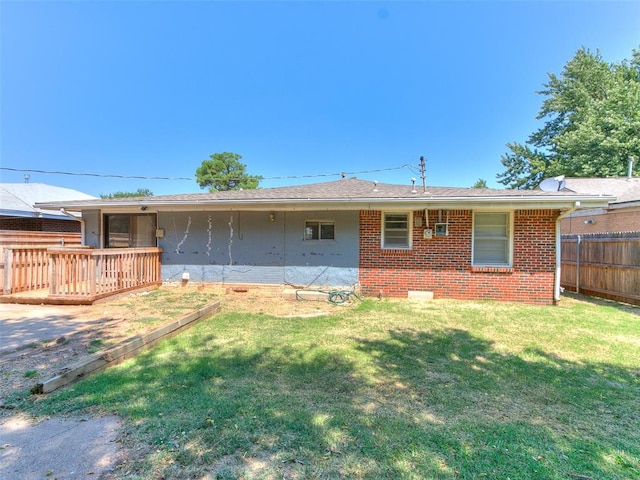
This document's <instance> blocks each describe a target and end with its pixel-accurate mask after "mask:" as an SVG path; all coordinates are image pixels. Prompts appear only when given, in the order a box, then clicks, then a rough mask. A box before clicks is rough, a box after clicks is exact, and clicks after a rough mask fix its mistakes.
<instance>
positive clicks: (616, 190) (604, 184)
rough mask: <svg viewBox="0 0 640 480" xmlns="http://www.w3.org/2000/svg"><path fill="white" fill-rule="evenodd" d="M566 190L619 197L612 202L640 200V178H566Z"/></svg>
mask: <svg viewBox="0 0 640 480" xmlns="http://www.w3.org/2000/svg"><path fill="white" fill-rule="evenodd" d="M565 181H566V186H565V190H566V191H570V192H574V193H590V194H600V195H613V196H615V197H617V199H616V200H615V201H614V202H611V203H615V204H618V203H625V202H637V201H640V178H638V177H631V178H629V177H611V178H565Z"/></svg>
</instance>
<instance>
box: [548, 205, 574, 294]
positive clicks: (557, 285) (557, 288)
mask: <svg viewBox="0 0 640 480" xmlns="http://www.w3.org/2000/svg"><path fill="white" fill-rule="evenodd" d="M578 208H580V202H575V203H574V204H573V207H571V208H569V209H568V210H566V211H564V212H562V213H561V214H560V215H558V218H556V275H555V279H554V284H553V300H554V301H555V302H559V301H560V271H561V269H562V233H561V229H560V222H561V221H562V219H563V218H565V217H567V216H569V215H571V214H572V213H573V212H575V211H576V210H577V209H578Z"/></svg>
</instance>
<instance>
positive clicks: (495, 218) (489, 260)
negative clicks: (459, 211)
mask: <svg viewBox="0 0 640 480" xmlns="http://www.w3.org/2000/svg"><path fill="white" fill-rule="evenodd" d="M512 218H513V216H512V214H511V213H510V212H474V213H473V254H472V259H471V262H472V264H473V265H475V266H492V267H495V266H500V267H511V266H512V263H513V260H512V257H513V254H512V251H513V227H512V222H513V220H512Z"/></svg>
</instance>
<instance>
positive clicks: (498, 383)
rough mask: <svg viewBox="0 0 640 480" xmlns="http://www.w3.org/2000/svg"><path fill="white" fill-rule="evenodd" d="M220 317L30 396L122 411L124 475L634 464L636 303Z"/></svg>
mask: <svg viewBox="0 0 640 480" xmlns="http://www.w3.org/2000/svg"><path fill="white" fill-rule="evenodd" d="M335 311H336V314H334V315H328V316H323V317H316V318H275V317H270V316H266V315H247V314H242V315H240V314H232V313H225V314H218V315H216V316H214V317H212V318H211V319H210V320H208V321H205V322H203V323H201V324H199V325H198V326H196V327H194V328H193V329H191V330H189V331H187V332H185V333H183V334H181V335H180V336H178V337H174V338H172V339H169V340H167V341H164V342H163V343H161V344H159V345H158V346H157V347H156V348H154V349H153V350H150V351H148V352H145V353H143V354H141V355H139V356H138V357H137V358H135V359H132V360H130V361H128V362H126V363H124V364H122V365H120V366H118V367H115V368H111V369H109V370H107V371H105V372H103V373H101V374H99V375H95V376H92V377H90V378H88V379H86V380H84V381H82V382H80V383H78V384H76V385H74V386H73V387H71V388H68V389H66V390H64V391H62V392H60V393H56V394H52V395H50V396H48V397H46V398H42V399H39V400H37V401H33V402H30V403H29V404H27V405H25V408H26V409H28V410H29V411H30V412H31V413H35V414H55V413H72V412H81V411H90V412H95V413H100V412H107V413H115V414H117V415H120V416H122V417H123V418H125V419H126V421H127V427H126V443H127V445H128V447H130V449H131V451H134V452H138V458H137V460H135V461H133V460H131V461H130V462H129V463H127V464H125V465H123V466H122V467H121V468H120V469H119V470H118V475H119V476H120V477H122V478H125V477H126V478H167V479H171V478H201V477H202V476H203V475H204V474H209V475H210V477H209V478H220V479H232V478H233V479H239V478H243V479H245V480H246V479H258V478H260V479H262V478H268V479H271V478H273V479H276V478H291V479H293V478H296V479H297V478H300V479H302V478H304V479H314V478H327V479H334V478H335V479H338V478H354V479H355V478H372V479H379V478H389V479H399V478H402V479H412V478H413V479H457V478H461V479H482V478H487V479H507V478H510V479H512V480H516V479H536V480H537V479H563V480H566V479H574V480H586V479H594V480H595V479H598V480H600V479H630V478H640V309H637V308H636V309H633V308H630V307H623V306H621V305H619V304H615V303H602V302H601V303H596V302H591V301H587V300H584V299H581V298H574V297H567V298H565V299H563V301H562V303H561V305H560V306H555V307H554V306H548V307H541V306H530V305H520V304H506V303H493V302H455V301H433V302H428V303H417V302H409V301H378V300H366V301H364V302H362V303H358V304H357V305H354V306H352V307H348V308H339V307H338V308H335Z"/></svg>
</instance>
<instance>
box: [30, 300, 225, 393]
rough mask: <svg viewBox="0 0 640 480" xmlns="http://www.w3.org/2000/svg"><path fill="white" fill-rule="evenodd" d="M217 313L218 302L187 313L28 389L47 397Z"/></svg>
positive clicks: (84, 360)
mask: <svg viewBox="0 0 640 480" xmlns="http://www.w3.org/2000/svg"><path fill="white" fill-rule="evenodd" d="M219 309H220V302H219V301H216V302H213V303H210V304H208V305H206V306H204V307H202V308H200V309H199V310H196V311H193V312H191V313H188V314H186V315H184V316H182V317H180V318H179V319H177V320H172V321H170V322H168V323H166V324H164V325H163V326H161V327H160V328H158V329H156V330H154V331H152V332H150V333H147V334H145V335H140V336H136V337H131V338H129V339H127V340H125V341H124V342H122V343H120V344H119V345H116V346H114V347H111V348H109V349H107V350H101V351H99V352H96V353H94V354H92V355H90V356H89V357H88V358H85V359H83V360H81V361H79V362H77V363H75V364H73V365H71V366H69V367H67V368H65V370H64V373H61V374H60V375H57V376H55V377H53V378H50V379H49V380H47V381H45V382H44V383H41V384H38V385H36V386H35V387H34V388H32V389H31V392H32V393H50V392H52V391H54V390H56V389H57V388H60V387H63V386H65V385H68V384H70V383H72V382H75V381H76V380H79V379H80V378H82V377H85V376H86V375H89V374H91V373H96V372H99V371H101V370H104V369H105V368H107V367H110V366H112V365H116V364H117V363H120V362H122V361H123V360H126V359H127V358H130V357H133V356H135V355H136V354H137V353H138V352H139V351H140V350H144V349H147V348H149V347H151V346H153V345H155V344H156V343H158V342H159V341H160V340H163V339H165V338H168V337H170V336H172V335H175V334H177V333H178V332H180V331H182V330H185V329H187V328H189V327H192V326H193V325H194V324H195V323H196V322H197V321H198V320H202V319H203V318H208V317H210V316H211V315H212V314H214V313H215V312H217V311H218V310H219Z"/></svg>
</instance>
